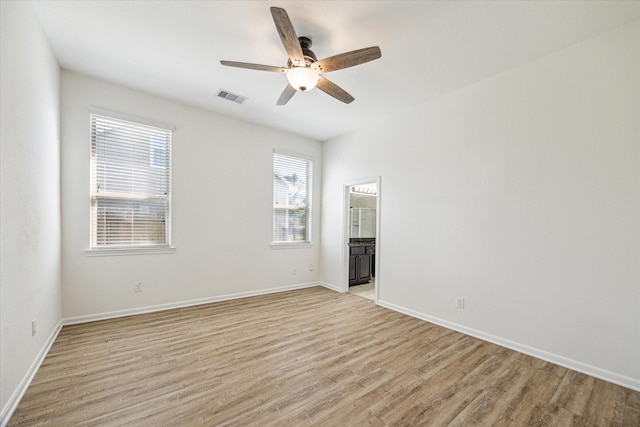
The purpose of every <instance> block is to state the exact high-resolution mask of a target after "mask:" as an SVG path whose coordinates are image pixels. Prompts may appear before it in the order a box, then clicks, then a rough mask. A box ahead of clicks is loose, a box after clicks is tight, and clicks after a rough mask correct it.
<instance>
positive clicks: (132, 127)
mask: <svg viewBox="0 0 640 427" xmlns="http://www.w3.org/2000/svg"><path fill="white" fill-rule="evenodd" d="M90 120H91V249H126V248H129V249H131V248H141V249H142V248H158V247H168V246H169V245H170V243H171V233H170V231H171V137H172V132H171V130H169V129H164V128H160V127H154V126H148V125H146V124H140V123H134V122H131V121H127V120H122V119H119V118H114V117H108V116H105V115H100V114H91V115H90Z"/></svg>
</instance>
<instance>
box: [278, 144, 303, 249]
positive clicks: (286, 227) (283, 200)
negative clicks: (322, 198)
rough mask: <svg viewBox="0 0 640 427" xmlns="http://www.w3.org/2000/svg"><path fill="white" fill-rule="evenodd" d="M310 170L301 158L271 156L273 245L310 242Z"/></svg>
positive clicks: (280, 155)
mask: <svg viewBox="0 0 640 427" xmlns="http://www.w3.org/2000/svg"><path fill="white" fill-rule="evenodd" d="M312 166H313V162H312V161H311V160H310V159H307V158H304V157H300V156H297V155H288V154H282V153H274V154H273V243H276V244H278V243H309V242H310V241H311V181H312V176H313V175H312Z"/></svg>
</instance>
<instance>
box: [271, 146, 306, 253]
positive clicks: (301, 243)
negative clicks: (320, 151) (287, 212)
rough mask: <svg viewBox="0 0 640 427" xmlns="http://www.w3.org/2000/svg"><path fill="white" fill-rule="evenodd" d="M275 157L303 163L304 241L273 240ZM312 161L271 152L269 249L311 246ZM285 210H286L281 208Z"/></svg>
mask: <svg viewBox="0 0 640 427" xmlns="http://www.w3.org/2000/svg"><path fill="white" fill-rule="evenodd" d="M276 156H283V157H288V158H292V159H295V160H302V161H305V162H306V163H307V164H306V168H305V169H306V170H307V177H306V178H307V179H306V205H305V207H304V210H305V211H306V224H305V240H294V241H285V240H282V241H279V240H275V237H276V230H275V226H276V218H275V217H276V207H275V199H276V188H275V173H276V172H275V161H276ZM313 163H314V159H313V157H312V156H309V155H305V154H300V153H295V152H291V151H286V150H279V149H275V150H273V153H272V156H271V178H272V189H271V192H272V194H271V216H272V221H271V248H272V249H294V248H305V247H311V246H313V177H314V167H313V166H314V165H313ZM283 209H286V208H283Z"/></svg>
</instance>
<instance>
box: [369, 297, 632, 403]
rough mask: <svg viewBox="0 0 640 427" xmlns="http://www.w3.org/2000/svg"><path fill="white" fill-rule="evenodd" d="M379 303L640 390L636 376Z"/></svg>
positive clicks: (393, 305)
mask: <svg viewBox="0 0 640 427" xmlns="http://www.w3.org/2000/svg"><path fill="white" fill-rule="evenodd" d="M378 305H380V306H381V307H385V308H388V309H390V310H393V311H397V312H399V313H403V314H406V315H408V316H411V317H415V318H418V319H420V320H424V321H426V322H430V323H435V324H436V325H440V326H443V327H445V328H447V329H452V330H454V331H457V332H461V333H463V334H466V335H470V336H472V337H475V338H479V339H481V340H484V341H488V342H491V343H493V344H497V345H499V346H502V347H506V348H508V349H510V350H515V351H518V352H520V353H524V354H527V355H529V356H533V357H536V358H538V359H542V360H544V361H547V362H551V363H554V364H556V365H560V366H562V367H565V368H567V369H571V370H574V371H577V372H581V373H583V374H586V375H590V376H592V377H595V378H599V379H601V380H604V381H608V382H610V383H613V384H617V385H619V386H622V387H626V388H629V389H632V390H636V391H640V380H637V379H635V378H631V377H627V376H624V375H620V374H617V373H615V372H611V371H607V370H605V369H601V368H598V367H596V366H592V365H588V364H586V363H582V362H579V361H577V360H573V359H569V358H566V357H564V356H560V355H558V354H554V353H549V352H547V351H544V350H540V349H538V348H535V347H530V346H528V345H525V344H521V343H518V342H515V341H511V340H508V339H505V338H501V337H498V336H495V335H491V334H487V333H485V332H482V331H478V330H476V329H473V328H468V327H466V326H462V325H458V324H457V323H453V322H449V321H448V320H444V319H440V318H438V317H434V316H429V315H427V314H424V313H420V312H418V311H415V310H411V309H408V308H406V307H402V306H399V305H396V304H392V303H389V302H386V301H381V300H378Z"/></svg>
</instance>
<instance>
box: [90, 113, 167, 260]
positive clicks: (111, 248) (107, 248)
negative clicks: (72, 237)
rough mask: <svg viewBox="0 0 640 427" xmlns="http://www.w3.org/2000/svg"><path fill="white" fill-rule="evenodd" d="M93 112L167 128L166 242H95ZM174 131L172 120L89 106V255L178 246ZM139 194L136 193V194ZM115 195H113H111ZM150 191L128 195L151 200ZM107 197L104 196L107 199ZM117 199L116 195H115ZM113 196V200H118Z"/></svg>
mask: <svg viewBox="0 0 640 427" xmlns="http://www.w3.org/2000/svg"><path fill="white" fill-rule="evenodd" d="M94 116H102V117H104V118H105V119H107V120H116V121H123V122H129V123H131V124H133V125H134V126H142V127H145V128H149V130H152V129H151V128H156V129H157V130H158V131H159V132H168V141H167V143H166V144H164V147H163V149H164V150H165V152H168V154H167V155H166V156H167V157H166V161H167V163H168V165H166V167H165V168H166V193H167V194H166V196H165V197H164V201H165V202H164V203H166V206H165V217H164V235H165V239H164V242H163V243H149V244H114V245H97V244H95V243H96V242H95V233H97V224H96V223H95V221H96V220H97V212H96V210H97V203H98V199H99V196H98V195H97V191H96V186H97V179H98V178H97V171H96V168H97V152H96V150H95V148H94V146H95V144H96V141H95V140H94V136H95V135H94V130H93V123H94ZM174 132H175V126H174V125H171V124H169V123H163V122H158V121H153V120H149V119H146V118H142V117H137V116H132V115H128V114H122V113H117V112H113V111H108V110H103V109H100V108H95V107H91V108H89V143H90V144H89V152H90V153H89V175H90V176H89V247H88V249H86V250H85V253H86V254H87V255H88V256H103V255H137V254H157V253H173V252H174V251H175V247H173V246H172V244H171V239H172V233H171V229H172V217H173V212H172V211H173V207H172V203H171V199H172V174H173V165H172V146H173V133H174ZM154 151H155V149H154V145H153V142H150V143H149V167H150V168H158V167H162V166H157V165H155V164H154V160H155V159H154V154H155V153H154ZM136 195H137V196H136ZM111 197H113V196H111ZM147 197H148V195H144V194H143V193H129V194H127V198H130V200H139V201H141V202H148V199H147V200H145V199H146V198H147ZM107 199H108V197H107V198H106V199H105V200H107ZM116 199H117V198H116ZM116 199H113V200H116Z"/></svg>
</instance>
